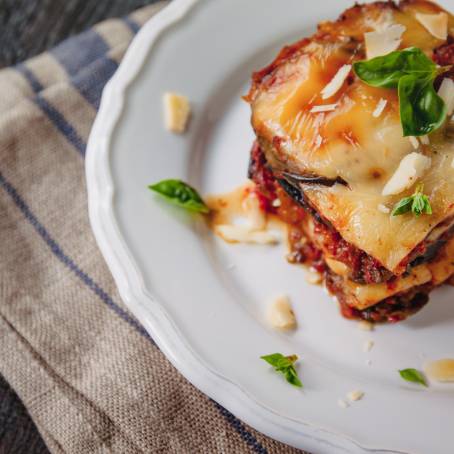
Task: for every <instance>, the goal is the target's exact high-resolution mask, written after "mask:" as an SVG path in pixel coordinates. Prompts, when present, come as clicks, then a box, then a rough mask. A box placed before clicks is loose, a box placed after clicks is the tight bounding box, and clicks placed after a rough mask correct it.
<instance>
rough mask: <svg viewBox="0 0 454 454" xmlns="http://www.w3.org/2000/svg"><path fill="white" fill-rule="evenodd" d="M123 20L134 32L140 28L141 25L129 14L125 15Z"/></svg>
mask: <svg viewBox="0 0 454 454" xmlns="http://www.w3.org/2000/svg"><path fill="white" fill-rule="evenodd" d="M123 21H124V23H125V24H126V25H127V26H128V27H129V29H130V30H131V31H132V32H133V33H134V34H136V33H137V32H138V31H139V30H140V25H139V24H138V23H137V22H136V21H134V20H133V19H131V18H130V17H129V16H126V17H124V18H123Z"/></svg>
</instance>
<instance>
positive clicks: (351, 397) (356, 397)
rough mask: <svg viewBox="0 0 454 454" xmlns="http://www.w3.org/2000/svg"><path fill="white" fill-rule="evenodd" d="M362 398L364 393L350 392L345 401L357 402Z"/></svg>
mask: <svg viewBox="0 0 454 454" xmlns="http://www.w3.org/2000/svg"><path fill="white" fill-rule="evenodd" d="M363 397H364V393H363V392H362V391H358V390H356V391H350V392H349V393H348V394H347V399H348V400H349V401H350V402H356V401H357V400H361V399H362V398H363Z"/></svg>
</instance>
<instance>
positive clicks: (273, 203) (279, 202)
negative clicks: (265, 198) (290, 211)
mask: <svg viewBox="0 0 454 454" xmlns="http://www.w3.org/2000/svg"><path fill="white" fill-rule="evenodd" d="M271 205H272V206H273V207H274V208H279V207H280V206H281V205H282V202H281V200H280V199H274V200H273V202H272V203H271Z"/></svg>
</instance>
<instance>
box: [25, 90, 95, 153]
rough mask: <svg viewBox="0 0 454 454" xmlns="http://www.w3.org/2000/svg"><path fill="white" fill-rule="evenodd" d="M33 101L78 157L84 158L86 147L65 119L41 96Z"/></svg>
mask: <svg viewBox="0 0 454 454" xmlns="http://www.w3.org/2000/svg"><path fill="white" fill-rule="evenodd" d="M34 101H35V104H36V105H37V106H38V107H39V108H40V109H41V110H42V111H43V112H44V113H45V114H46V115H47V117H48V118H49V120H50V121H51V122H52V123H53V124H54V126H55V127H56V128H57V129H58V130H59V131H60V132H61V133H62V134H63V135H64V136H65V137H66V139H67V140H68V141H69V142H70V143H71V144H72V145H73V146H74V148H76V150H77V151H78V152H79V153H80V155H81V156H85V149H86V147H87V145H86V143H85V142H84V141H83V140H82V138H81V137H80V136H79V134H78V133H77V131H76V130H75V129H74V128H73V127H72V126H71V125H70V123H69V122H68V121H67V120H66V118H65V117H64V116H63V115H62V114H61V113H60V112H59V111H58V110H57V109H56V108H55V107H54V106H53V105H51V104H50V103H49V102H48V101H46V100H45V99H44V98H43V97H42V96H40V95H38V96H36V97H35V99H34Z"/></svg>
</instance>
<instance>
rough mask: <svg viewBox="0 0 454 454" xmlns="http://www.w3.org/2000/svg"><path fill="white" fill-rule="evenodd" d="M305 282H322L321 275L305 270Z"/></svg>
mask: <svg viewBox="0 0 454 454" xmlns="http://www.w3.org/2000/svg"><path fill="white" fill-rule="evenodd" d="M306 282H307V283H309V284H312V285H319V284H321V283H322V282H323V276H322V275H321V274H320V273H317V272H316V271H306Z"/></svg>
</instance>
